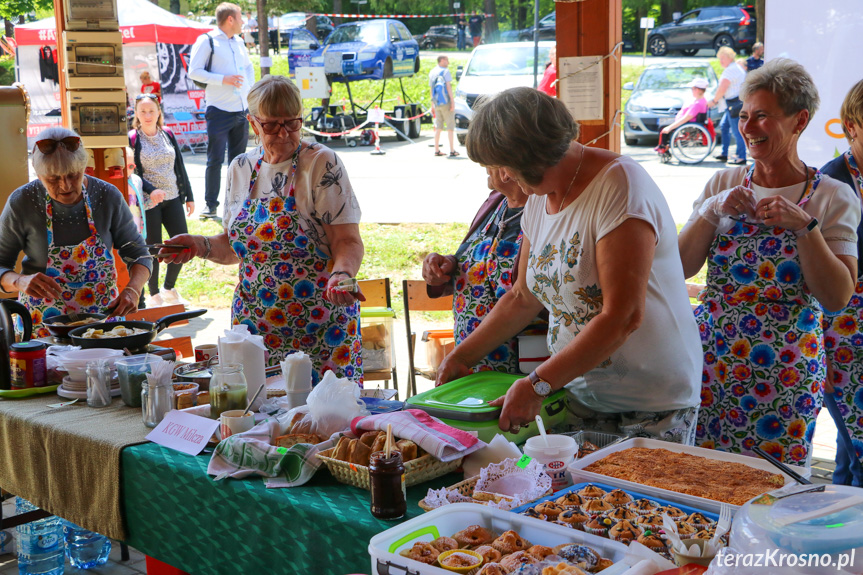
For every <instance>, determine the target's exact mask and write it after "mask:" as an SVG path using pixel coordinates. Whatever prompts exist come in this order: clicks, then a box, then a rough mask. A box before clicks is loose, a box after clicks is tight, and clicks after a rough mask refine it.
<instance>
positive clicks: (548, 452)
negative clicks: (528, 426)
mask: <svg viewBox="0 0 863 575" xmlns="http://www.w3.org/2000/svg"><path fill="white" fill-rule="evenodd" d="M577 453H578V443H576V442H575V439H573V438H572V437H569V436H566V435H546V439H545V440H544V439H543V438H542V437H540V436H535V437H531V438H530V439H528V440H527V442H525V444H524V454H525V455H527V456H528V457H530V458H532V459H536V460H537V461H539V462H540V463H542V465H543V467H544V468H545V472H546V473H547V474H548V476H549V477H551V488H552V489H553V490H555V491H558V490H560V489H563V488H564V487H566V486H568V485H571V484H572V479H571V478H570V476H569V473H568V472H567V470H566V468H567V467H568V466H569V465H570V464H572V463H573V462H574V461H575V456H576V454H577Z"/></svg>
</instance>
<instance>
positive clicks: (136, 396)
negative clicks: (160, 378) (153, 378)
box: [114, 354, 161, 407]
mask: <svg viewBox="0 0 863 575" xmlns="http://www.w3.org/2000/svg"><path fill="white" fill-rule="evenodd" d="M159 359H161V358H159V356H157V355H148V354H144V355H133V356H131V357H124V358H121V359H118V360H117V361H115V362H114V365H116V366H117V379H119V381H120V397H122V398H123V403H125V404H126V405H128V406H129V407H141V384H142V383H145V382H146V381H147V374H148V373H151V372H152V367H151V364H153V363H156V361H157V360H159Z"/></svg>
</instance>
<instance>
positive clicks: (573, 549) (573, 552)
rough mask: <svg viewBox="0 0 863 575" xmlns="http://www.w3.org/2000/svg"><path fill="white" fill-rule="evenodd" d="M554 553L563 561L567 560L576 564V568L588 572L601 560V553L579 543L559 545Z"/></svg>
mask: <svg viewBox="0 0 863 575" xmlns="http://www.w3.org/2000/svg"><path fill="white" fill-rule="evenodd" d="M554 552H555V554H557V555H558V556H559V557H560V558H561V559H566V560H567V561H569V562H570V563H575V566H576V567H578V568H579V569H584V570H586V571H592V570H593V568H594V567H596V565H597V564H598V563H599V560H600V559H601V557H600V556H599V553H597V552H596V551H594V550H593V549H591V548H590V547H588V546H587V545H579V544H577V543H564V544H563V545H558V546H557V547H555V548H554Z"/></svg>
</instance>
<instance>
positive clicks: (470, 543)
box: [452, 525, 494, 547]
mask: <svg viewBox="0 0 863 575" xmlns="http://www.w3.org/2000/svg"><path fill="white" fill-rule="evenodd" d="M452 538H453V539H455V540H456V542H457V543H458V544H459V547H478V546H480V545H488V544H489V543H491V542H492V541H494V534H493V533H492V532H491V531H489V530H488V529H486V528H485V527H482V526H481V525H471V526H470V527H468V528H467V529H462V530H461V531H459V532H458V533H456V534H455V535H453V536H452Z"/></svg>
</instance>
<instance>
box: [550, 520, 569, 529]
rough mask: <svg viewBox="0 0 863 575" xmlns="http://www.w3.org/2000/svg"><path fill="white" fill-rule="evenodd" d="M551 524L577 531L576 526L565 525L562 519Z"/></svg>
mask: <svg viewBox="0 0 863 575" xmlns="http://www.w3.org/2000/svg"><path fill="white" fill-rule="evenodd" d="M550 523H553V524H555V525H560V526H562V527H569V528H570V529H575V525H570V524H569V523H564V522H563V521H561V520H560V519H557V520H556V521H551V522H550Z"/></svg>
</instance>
